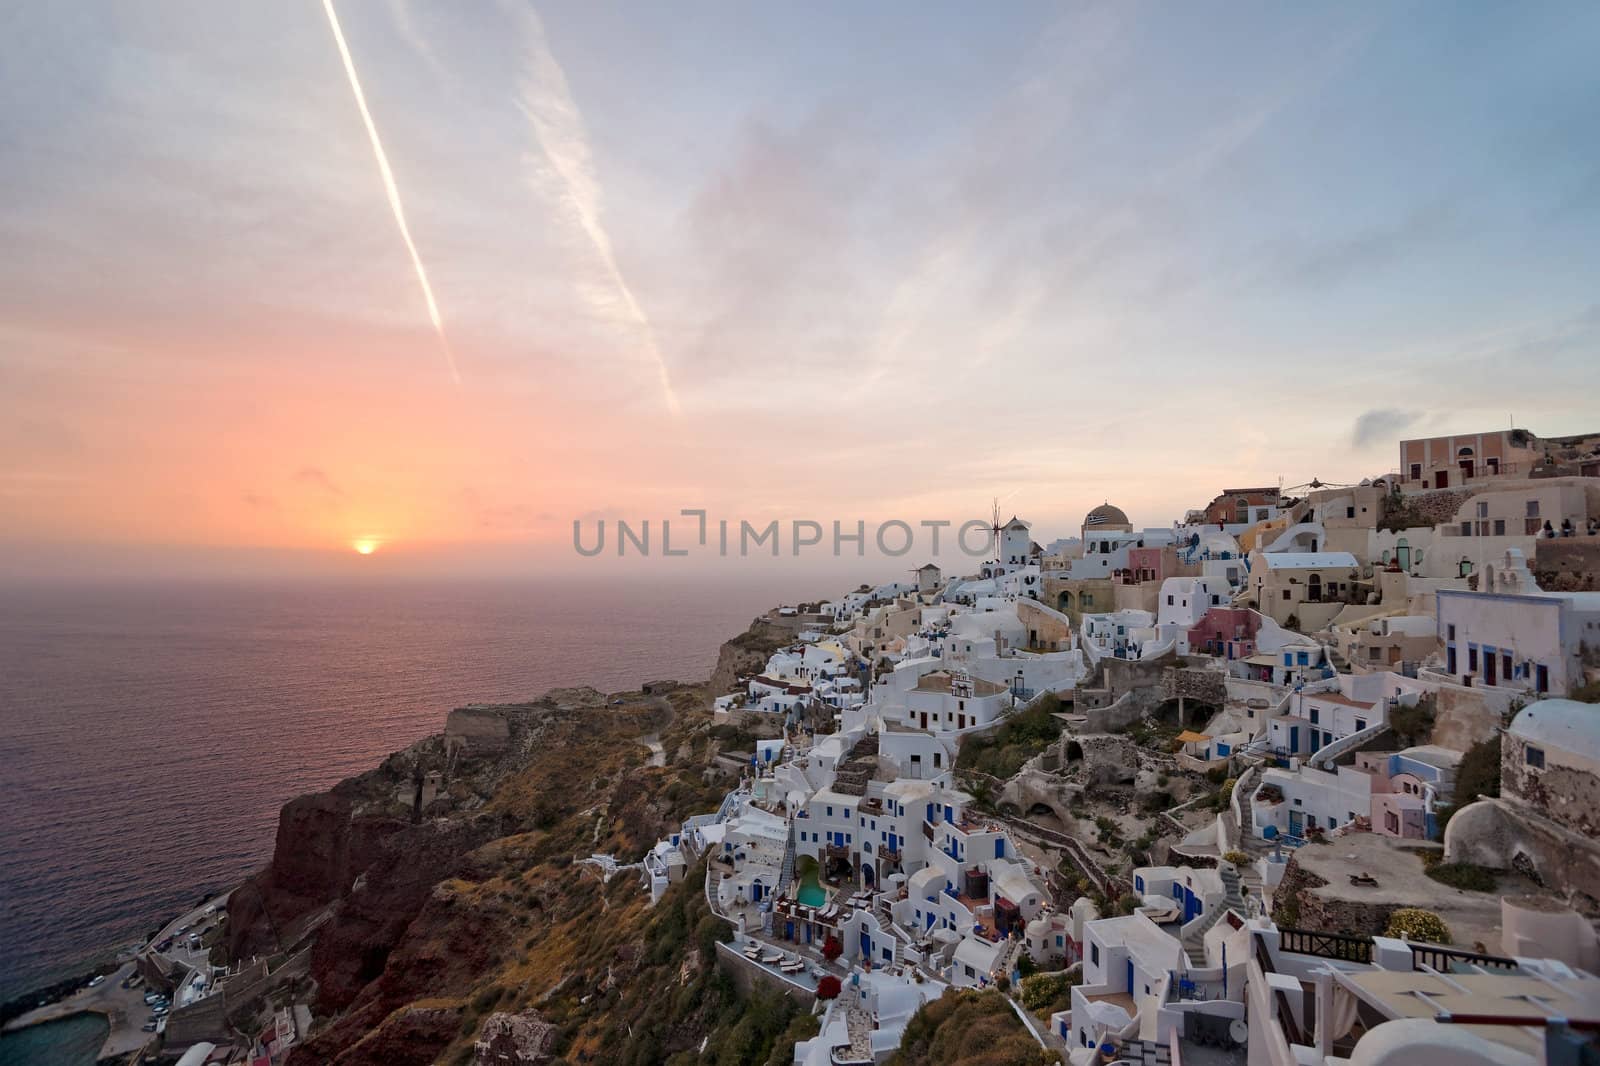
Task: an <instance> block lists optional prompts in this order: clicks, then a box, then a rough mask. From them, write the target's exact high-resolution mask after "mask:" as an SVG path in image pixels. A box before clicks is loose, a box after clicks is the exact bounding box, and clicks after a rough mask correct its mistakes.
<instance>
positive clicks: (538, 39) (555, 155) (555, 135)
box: [520, 11, 680, 414]
mask: <svg viewBox="0 0 1600 1066" xmlns="http://www.w3.org/2000/svg"><path fill="white" fill-rule="evenodd" d="M524 18H525V22H526V25H527V27H528V36H529V39H530V42H529V43H530V45H531V53H532V54H531V55H530V57H529V58H530V59H531V61H532V66H533V71H532V74H531V76H530V77H529V78H528V79H527V80H526V81H525V82H524V83H523V87H522V100H521V101H520V102H521V106H522V111H523V113H524V114H525V115H527V117H528V121H529V122H531V123H532V124H533V132H534V136H535V137H536V138H537V139H538V141H539V146H540V147H541V148H543V149H544V154H545V157H546V159H547V160H548V161H549V163H550V168H551V170H553V171H554V172H555V175H556V178H557V180H558V181H559V182H560V185H561V189H560V197H561V199H562V200H564V201H565V203H566V205H567V207H568V208H569V209H570V211H571V212H572V214H573V216H575V220H576V221H577V224H578V227H579V228H580V229H582V230H583V233H584V235H585V236H586V237H588V239H589V243H590V245H591V246H592V247H593V248H594V251H595V255H596V256H597V257H598V258H599V260H600V264H601V266H602V267H603V268H604V270H605V274H606V279H607V280H608V281H609V282H610V283H611V290H612V297H613V299H614V300H615V301H616V302H617V303H620V305H621V311H622V315H623V318H624V319H625V320H626V321H627V322H628V323H629V324H630V325H632V326H633V329H634V335H635V337H636V339H637V341H638V343H639V345H640V346H641V347H642V348H644V350H645V352H646V354H647V355H649V357H650V360H651V362H652V363H653V364H654V366H655V370H656V375H657V377H658V378H659V380H660V383H661V393H662V397H663V398H664V399H665V401H666V404H667V409H668V410H669V411H671V412H672V413H673V414H678V413H679V410H680V409H679V407H678V395H677V393H676V392H675V391H674V390H673V388H672V377H671V375H670V374H669V373H668V372H667V361H666V359H665V357H663V356H662V354H661V345H660V343H659V342H658V341H657V340H656V333H655V328H654V327H653V326H652V325H651V324H650V318H649V316H648V315H646V314H645V312H644V308H643V307H641V306H640V305H639V301H638V300H637V299H635V298H634V295H633V289H632V287H630V286H629V285H628V281H627V278H625V277H624V276H623V273H622V267H621V266H620V265H619V264H618V263H617V256H616V252H615V251H614V250H613V248H612V245H611V235H610V233H609V232H607V230H606V226H605V223H604V222H603V221H602V220H601V214H602V212H603V202H602V201H603V196H602V191H601V188H600V182H599V180H598V179H597V178H596V177H595V173H594V161H593V155H592V153H591V152H590V150H589V134H588V131H587V130H586V129H585V128H584V123H583V113H582V112H581V111H579V110H578V103H577V101H576V100H575V99H574V98H573V96H572V89H571V88H570V87H569V86H568V84H567V74H566V71H565V70H563V69H562V68H561V64H560V62H558V61H557V59H556V57H555V54H554V53H553V52H551V50H550V45H549V42H548V40H547V38H546V36H545V32H544V22H543V20H542V19H540V18H539V14H538V12H536V11H526V12H524ZM591 300H592V302H594V303H595V304H596V305H598V306H600V308H601V310H603V311H605V312H607V313H609V312H610V310H611V307H610V306H605V305H606V303H607V301H606V300H605V298H604V297H599V296H598V295H595V296H591Z"/></svg>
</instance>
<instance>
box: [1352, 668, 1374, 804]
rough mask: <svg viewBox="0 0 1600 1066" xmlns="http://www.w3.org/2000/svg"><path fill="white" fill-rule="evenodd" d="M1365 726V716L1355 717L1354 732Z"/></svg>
mask: <svg viewBox="0 0 1600 1066" xmlns="http://www.w3.org/2000/svg"><path fill="white" fill-rule="evenodd" d="M1374 650H1376V649H1374ZM1365 728H1367V720H1366V719H1365V718H1357V719H1356V732H1357V733H1359V732H1361V731H1362V730H1363V729H1365ZM1351 817H1352V818H1354V817H1355V816H1354V815H1351Z"/></svg>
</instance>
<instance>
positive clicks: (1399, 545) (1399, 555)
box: [1394, 537, 1411, 573]
mask: <svg viewBox="0 0 1600 1066" xmlns="http://www.w3.org/2000/svg"><path fill="white" fill-rule="evenodd" d="M1394 558H1395V561H1396V562H1397V563H1399V564H1400V569H1402V570H1404V571H1406V572H1407V573H1410V572H1411V545H1409V544H1407V543H1406V538H1404V537H1401V538H1400V539H1399V540H1397V541H1395V542H1394Z"/></svg>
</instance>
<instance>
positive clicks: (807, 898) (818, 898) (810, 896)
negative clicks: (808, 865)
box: [794, 870, 828, 907]
mask: <svg viewBox="0 0 1600 1066" xmlns="http://www.w3.org/2000/svg"><path fill="white" fill-rule="evenodd" d="M794 898H795V899H797V900H799V901H800V903H801V905H802V906H806V907H820V906H822V905H823V904H824V903H826V902H828V892H827V889H825V888H823V887H822V885H821V884H820V883H819V882H818V881H817V871H815V870H812V871H810V872H808V873H807V874H806V875H805V877H803V878H801V880H800V890H799V891H798V892H796V893H795V896H794Z"/></svg>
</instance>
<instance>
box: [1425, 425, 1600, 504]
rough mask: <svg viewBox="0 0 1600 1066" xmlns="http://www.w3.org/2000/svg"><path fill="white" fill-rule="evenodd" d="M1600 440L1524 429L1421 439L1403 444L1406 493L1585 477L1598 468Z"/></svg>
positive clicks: (1599, 435) (1584, 436)
mask: <svg viewBox="0 0 1600 1066" xmlns="http://www.w3.org/2000/svg"><path fill="white" fill-rule="evenodd" d="M1597 444H1600V434H1594V433H1588V434H1582V435H1580V436H1576V437H1552V438H1549V439H1541V438H1539V437H1536V436H1534V435H1533V434H1532V433H1529V432H1528V431H1527V430H1525V429H1502V430H1496V431H1493V432H1490V433H1462V434H1458V435H1456V436H1451V437H1423V438H1419V439H1417V440H1403V441H1401V442H1400V470H1399V472H1398V473H1399V479H1400V488H1401V491H1403V492H1420V491H1423V490H1427V489H1448V488H1458V487H1460V486H1463V485H1481V484H1485V483H1489V482H1492V481H1494V480H1495V479H1497V478H1503V477H1547V476H1559V475H1561V474H1567V473H1571V474H1581V473H1583V472H1584V470H1585V469H1586V468H1587V467H1589V466H1592V465H1593V464H1594V462H1595V452H1596V445H1597Z"/></svg>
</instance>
